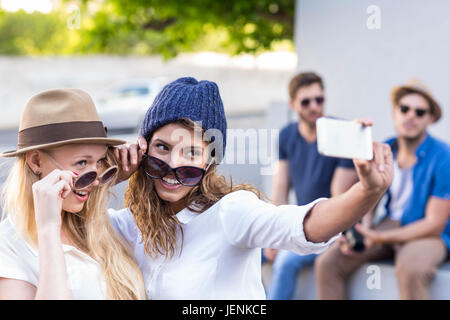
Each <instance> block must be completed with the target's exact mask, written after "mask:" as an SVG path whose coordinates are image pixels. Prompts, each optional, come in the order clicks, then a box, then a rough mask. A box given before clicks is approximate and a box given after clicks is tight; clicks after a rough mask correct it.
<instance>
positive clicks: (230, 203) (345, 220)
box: [109, 78, 393, 299]
mask: <svg viewBox="0 0 450 320" xmlns="http://www.w3.org/2000/svg"><path fill="white" fill-rule="evenodd" d="M363 124H365V125H371V123H370V122H363ZM226 126H227V125H226V119H225V113H224V109H223V105H222V100H221V98H220V95H219V89H218V87H217V85H216V84H215V83H214V82H210V81H200V82H198V81H197V80H195V79H193V78H181V79H178V80H176V81H174V82H172V83H170V84H168V85H167V86H165V87H164V88H163V90H162V91H161V92H160V93H159V94H158V96H157V97H156V99H155V101H154V103H153V104H152V106H151V107H150V109H149V110H148V111H147V114H146V117H145V120H144V121H143V124H142V127H141V132H140V135H141V137H139V139H138V143H137V144H134V145H131V146H123V147H121V148H120V152H117V153H116V157H117V158H118V159H119V160H120V161H121V163H122V166H123V168H124V170H125V171H127V172H128V173H129V174H130V175H131V177H130V179H129V185H128V188H127V191H126V194H125V201H126V204H127V207H128V208H126V209H123V210H119V211H115V210H110V211H109V214H110V218H111V221H112V223H113V225H114V226H115V229H116V230H117V232H118V233H119V234H120V235H121V237H122V238H123V239H124V240H125V241H126V242H128V243H129V244H130V245H131V246H132V248H133V249H134V253H135V257H136V260H137V261H138V265H139V267H140V268H141V270H142V272H143V275H144V281H145V285H146V289H147V294H148V296H149V298H150V299H265V292H264V287H263V284H262V281H261V248H278V249H285V250H290V251H294V252H296V253H298V254H310V253H320V252H323V251H324V250H326V249H327V248H328V247H329V246H330V244H331V243H333V242H334V241H335V240H336V239H337V238H338V237H339V233H340V232H341V231H344V230H346V229H347V228H349V227H351V226H352V225H353V224H355V223H356V222H357V221H358V220H359V219H360V218H361V217H362V216H363V215H364V214H365V213H366V212H368V211H369V210H370V209H371V208H372V207H373V206H375V204H376V203H377V201H378V200H379V199H380V198H381V196H382V195H383V193H384V192H385V190H386V189H387V187H388V186H389V185H390V183H391V181H392V175H393V170H392V154H391V152H390V148H389V147H388V146H387V145H383V144H380V143H376V142H375V143H374V159H373V160H371V161H358V160H354V163H355V167H356V169H357V172H358V175H359V178H360V181H359V182H358V183H356V184H355V185H354V186H353V187H352V188H351V189H350V190H349V191H347V192H346V193H344V194H342V195H340V196H337V197H335V198H332V199H318V200H316V201H314V202H312V203H310V204H308V205H305V206H296V205H281V206H275V205H273V204H271V203H268V202H266V201H264V200H262V195H261V193H260V192H259V191H258V190H257V189H256V188H255V187H253V186H251V185H247V184H241V185H236V186H233V185H232V184H231V183H230V182H228V181H227V180H226V179H225V178H224V177H223V176H221V175H220V174H218V173H217V171H216V169H217V164H218V163H220V161H221V159H222V157H223V155H224V153H225V147H226Z"/></svg>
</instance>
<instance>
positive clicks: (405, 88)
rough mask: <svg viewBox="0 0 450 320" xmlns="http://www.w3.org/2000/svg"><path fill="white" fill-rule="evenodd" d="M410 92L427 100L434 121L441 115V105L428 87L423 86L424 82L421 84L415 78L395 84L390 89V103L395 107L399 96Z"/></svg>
mask: <svg viewBox="0 0 450 320" xmlns="http://www.w3.org/2000/svg"><path fill="white" fill-rule="evenodd" d="M412 93H418V94H420V95H422V96H423V97H424V98H425V99H426V100H427V101H428V103H429V104H430V111H431V114H432V115H433V116H434V122H437V121H438V120H439V119H440V118H441V116H442V110H441V107H440V105H439V103H437V101H436V99H435V98H434V97H433V95H432V94H431V91H430V89H428V87H427V86H425V84H423V83H422V82H421V81H420V80H418V79H417V78H411V79H409V80H408V82H407V83H406V84H405V85H401V86H396V87H394V88H393V89H392V91H391V101H392V105H393V106H394V107H395V106H396V105H397V104H398V101H399V100H400V98H401V97H403V96H405V95H407V94H412Z"/></svg>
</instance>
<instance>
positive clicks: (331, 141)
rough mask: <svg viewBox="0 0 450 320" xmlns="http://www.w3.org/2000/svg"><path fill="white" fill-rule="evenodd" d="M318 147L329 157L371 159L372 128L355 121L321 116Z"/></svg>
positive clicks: (318, 126) (318, 127) (318, 122)
mask: <svg viewBox="0 0 450 320" xmlns="http://www.w3.org/2000/svg"><path fill="white" fill-rule="evenodd" d="M316 129H317V148H318V151H319V153H320V154H322V155H324V156H328V157H337V158H347V159H359V160H371V159H372V158H373V149H372V128H371V127H366V126H363V125H361V124H359V123H357V122H354V121H348V120H338V119H332V118H325V117H322V118H319V119H317V121H316Z"/></svg>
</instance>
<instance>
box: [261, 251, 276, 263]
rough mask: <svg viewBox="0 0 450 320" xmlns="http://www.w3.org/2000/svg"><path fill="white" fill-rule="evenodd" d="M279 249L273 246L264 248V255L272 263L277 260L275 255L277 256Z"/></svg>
mask: <svg viewBox="0 0 450 320" xmlns="http://www.w3.org/2000/svg"><path fill="white" fill-rule="evenodd" d="M277 253H278V250H277V249H271V248H264V249H263V255H264V257H265V258H266V259H267V260H268V261H269V262H271V263H273V262H274V261H275V257H276V256H277Z"/></svg>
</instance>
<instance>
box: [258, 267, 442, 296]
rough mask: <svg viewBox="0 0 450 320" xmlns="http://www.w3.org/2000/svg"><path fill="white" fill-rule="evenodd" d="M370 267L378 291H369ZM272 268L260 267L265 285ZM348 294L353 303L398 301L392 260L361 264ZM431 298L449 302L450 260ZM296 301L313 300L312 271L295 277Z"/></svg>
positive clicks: (437, 279)
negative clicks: (377, 273)
mask: <svg viewBox="0 0 450 320" xmlns="http://www.w3.org/2000/svg"><path fill="white" fill-rule="evenodd" d="M370 266H378V267H379V268H380V269H379V271H380V283H379V284H380V285H379V289H378V288H372V289H369V287H368V285H367V281H368V279H369V278H370V277H371V276H372V275H373V274H374V273H373V271H372V269H371V268H370ZM271 272H272V265H271V264H270V263H265V264H263V267H262V277H263V283H264V286H265V287H266V288H267V285H268V284H269V283H270V277H271ZM347 290H348V291H347V292H348V297H349V299H352V300H395V299H398V288H397V279H396V276H395V267H394V264H393V261H389V260H388V261H379V262H374V263H367V264H364V265H363V266H362V267H361V268H359V269H358V271H357V272H355V274H353V276H352V277H351V278H350V280H349V283H348V286H347ZM429 298H430V299H433V300H448V299H450V261H448V260H447V261H446V263H444V264H443V265H442V266H441V267H440V268H439V270H438V271H437V272H436V276H435V278H434V280H433V283H432V284H431V288H430V297H429ZM294 299H295V300H315V299H316V283H315V275H314V268H313V267H307V268H304V269H303V270H302V271H301V272H300V274H299V275H298V277H297V286H296V289H295V293H294Z"/></svg>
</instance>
